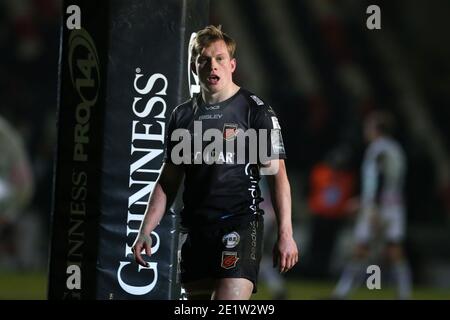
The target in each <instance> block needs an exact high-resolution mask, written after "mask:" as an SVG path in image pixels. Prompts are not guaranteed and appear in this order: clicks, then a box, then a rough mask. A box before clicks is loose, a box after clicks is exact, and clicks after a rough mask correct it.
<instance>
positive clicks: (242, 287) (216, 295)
mask: <svg viewBox="0 0 450 320" xmlns="http://www.w3.org/2000/svg"><path fill="white" fill-rule="evenodd" d="M252 292H253V282H251V281H250V280H248V279H244V278H222V279H218V280H217V281H216V285H215V288H214V292H213V295H212V298H213V300H249V299H250V297H251V295H252Z"/></svg>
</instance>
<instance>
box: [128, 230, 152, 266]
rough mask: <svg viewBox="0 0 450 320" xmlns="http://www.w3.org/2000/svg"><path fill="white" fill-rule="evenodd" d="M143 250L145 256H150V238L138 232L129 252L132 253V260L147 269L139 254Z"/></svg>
mask: <svg viewBox="0 0 450 320" xmlns="http://www.w3.org/2000/svg"><path fill="white" fill-rule="evenodd" d="M143 250H145V253H146V254H147V256H149V257H150V256H151V255H152V238H151V237H150V236H149V235H146V234H144V233H141V232H139V234H138V236H137V237H136V240H135V241H134V244H133V246H132V247H131V251H133V255H134V260H136V262H137V263H138V264H140V265H141V266H143V267H148V262H147V261H145V260H144V259H143V258H142V255H141V252H142V251H143Z"/></svg>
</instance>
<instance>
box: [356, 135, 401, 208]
mask: <svg viewBox="0 0 450 320" xmlns="http://www.w3.org/2000/svg"><path fill="white" fill-rule="evenodd" d="M405 173H406V161H405V155H404V151H403V149H402V147H401V146H400V145H399V144H398V143H397V142H396V141H395V140H393V139H392V138H389V137H380V138H378V139H376V140H375V141H373V142H371V143H370V145H369V146H368V148H367V150H366V152H365V155H364V161H363V165H362V199H361V200H362V209H363V210H364V211H365V210H370V209H372V208H374V206H376V205H378V206H379V208H380V210H386V209H388V208H392V207H399V206H400V207H402V206H403V196H402V193H403V184H404V179H405Z"/></svg>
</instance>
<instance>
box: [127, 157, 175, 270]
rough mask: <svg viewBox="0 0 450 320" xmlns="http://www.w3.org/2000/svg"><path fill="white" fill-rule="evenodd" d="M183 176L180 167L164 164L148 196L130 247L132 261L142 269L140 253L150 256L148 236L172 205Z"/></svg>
mask: <svg viewBox="0 0 450 320" xmlns="http://www.w3.org/2000/svg"><path fill="white" fill-rule="evenodd" d="M183 174H184V172H183V169H182V168H181V166H176V165H174V164H171V163H165V164H164V165H163V168H162V171H161V174H160V176H159V178H158V180H157V181H156V184H155V188H154V189H153V192H152V193H151V195H150V198H149V201H148V204H147V209H146V212H145V215H144V219H143V220H142V223H141V227H140V228H139V233H138V236H137V237H136V240H135V241H134V244H133V246H132V251H133V254H134V259H135V260H136V262H137V263H139V264H140V265H142V266H144V267H146V266H148V264H147V262H146V261H145V260H144V259H143V258H142V256H141V252H142V251H143V250H145V253H146V254H147V256H150V255H151V247H152V241H151V237H150V234H151V232H152V231H153V230H154V229H155V228H156V227H157V226H158V224H159V222H160V221H161V219H162V217H163V216H164V213H165V212H166V207H167V205H169V206H170V205H171V204H172V203H173V201H174V199H175V197H176V195H177V191H178V187H179V186H180V183H181V180H182V178H183Z"/></svg>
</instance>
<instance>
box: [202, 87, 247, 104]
mask: <svg viewBox="0 0 450 320" xmlns="http://www.w3.org/2000/svg"><path fill="white" fill-rule="evenodd" d="M239 89H240V87H239V86H237V85H236V84H234V83H233V84H232V85H231V86H230V87H229V88H227V89H224V90H222V91H219V92H214V93H211V92H207V91H205V90H202V98H203V101H205V103H208V104H214V103H219V102H222V101H225V100H227V99H228V98H231V97H232V96H233V95H234V94H236V92H238V91H239Z"/></svg>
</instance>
